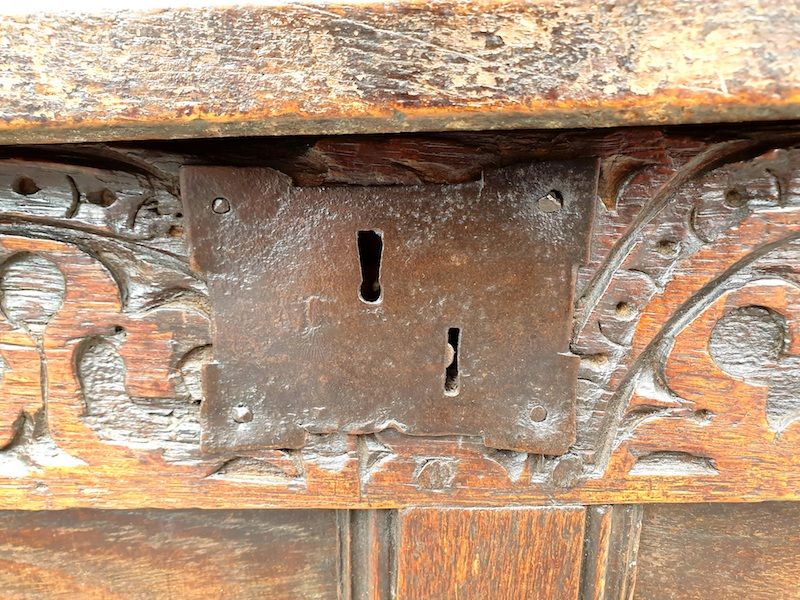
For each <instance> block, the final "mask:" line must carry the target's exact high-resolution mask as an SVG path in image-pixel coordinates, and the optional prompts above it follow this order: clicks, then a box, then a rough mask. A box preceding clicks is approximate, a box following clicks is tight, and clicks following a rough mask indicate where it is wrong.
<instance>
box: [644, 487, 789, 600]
mask: <svg viewBox="0 0 800 600" xmlns="http://www.w3.org/2000/svg"><path fill="white" fill-rule="evenodd" d="M798 549H800V504H796V503H786V504H781V503H775V502H768V503H764V504H752V505H743V504H738V505H737V504H717V505H715V504H707V505H703V504H688V505H674V506H673V505H662V506H648V507H646V508H645V512H644V519H643V522H642V535H641V540H640V542H639V554H638V575H637V581H636V592H635V594H634V598H635V599H636V600H705V599H707V598H715V599H719V600H738V599H742V598H747V599H748V600H776V599H781V600H792V599H796V598H800V585H798V573H800V552H798Z"/></svg>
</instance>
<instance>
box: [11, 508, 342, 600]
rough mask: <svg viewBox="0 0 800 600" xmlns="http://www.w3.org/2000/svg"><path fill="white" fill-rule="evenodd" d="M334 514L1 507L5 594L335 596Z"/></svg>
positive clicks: (18, 596) (313, 598)
mask: <svg viewBox="0 0 800 600" xmlns="http://www.w3.org/2000/svg"><path fill="white" fill-rule="evenodd" d="M336 539H337V536H336V515H335V513H334V511H288V510H286V511H235V510H227V511H197V510H195V511H191V510H189V511H186V510H174V511H158V510H149V511H99V510H89V509H80V510H68V511H55V512H17V511H5V512H0V549H1V551H2V559H0V586H2V589H3V592H2V596H3V597H4V598H8V599H9V600H12V599H24V598H42V599H59V598H63V599H72V598H82V599H84V598H85V599H86V600H90V599H95V598H96V599H108V598H130V599H135V598H142V599H145V598H148V599H150V598H187V599H189V598H191V599H195V598H196V599H201V598H202V599H206V598H208V599H211V598H271V599H275V600H278V599H287V600H288V599H292V600H294V599H300V598H305V599H309V600H318V599H323V598H331V599H332V598H336V597H337V593H338V592H337V589H338V578H339V572H338V562H337V549H336Z"/></svg>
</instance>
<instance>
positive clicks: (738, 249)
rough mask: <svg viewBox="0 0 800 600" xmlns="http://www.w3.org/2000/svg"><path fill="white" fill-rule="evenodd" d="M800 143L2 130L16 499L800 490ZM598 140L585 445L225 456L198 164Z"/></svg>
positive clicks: (405, 446) (53, 502)
mask: <svg viewBox="0 0 800 600" xmlns="http://www.w3.org/2000/svg"><path fill="white" fill-rule="evenodd" d="M798 145H800V130H798V128H797V125H795V124H781V125H780V126H776V127H768V126H758V127H756V126H748V127H746V128H723V127H714V128H705V129H625V130H608V131H602V132H559V133H541V132H519V133H515V134H477V133H476V134H458V135H452V134H451V135H438V136H424V137H423V136H420V137H395V138H358V137H356V138H352V137H351V138H336V139H331V138H326V139H319V140H309V139H296V140H287V141H286V142H285V143H283V142H282V143H281V144H276V143H275V142H274V141H269V142H261V141H258V140H254V141H251V142H249V145H248V146H247V147H243V146H242V142H236V143H234V142H230V143H228V142H224V141H217V142H213V143H212V142H198V141H193V142H192V143H191V144H189V143H177V142H173V143H169V144H159V145H153V144H151V145H148V146H142V145H140V146H134V145H125V146H98V145H84V146H62V147H50V148H13V147H7V148H3V149H2V151H1V152H0V158H2V162H0V205H2V208H3V210H2V212H1V213H0V258H1V259H2V261H3V262H2V264H1V265H0V308H2V314H1V315H0V317H1V318H0V323H2V325H0V358H2V363H0V365H2V369H1V370H0V371H1V373H0V375H1V377H0V418H2V423H1V424H0V435H2V448H0V506H3V507H6V508H21V507H24V508H53V507H67V506H75V505H93V506H103V507H126V506H137V507H140V506H143V505H151V506H162V507H166V506H173V505H175V504H176V503H179V504H181V505H183V506H189V505H198V506H204V507H221V506H237V507H263V506H277V505H288V504H291V505H292V506H295V507H300V506H311V505H313V506H321V505H325V506H365V505H370V506H385V507H389V506H401V505H408V504H415V505H426V504H441V503H443V502H445V501H446V502H447V503H450V504H479V503H481V504H507V503H509V502H513V503H536V502H542V501H548V502H549V501H552V502H581V503H608V502H648V501H663V500H681V501H688V500H698V501H699V500H703V501H708V500H724V499H736V500H766V499H797V498H798V490H800V458H798V457H800V437H799V436H800V408H799V406H800V405H798V400H797V399H798V393H797V386H798V375H797V374H798V359H797V357H798V356H800V347H799V346H798V340H799V339H800V334H799V333H798V325H797V323H798V311H799V310H800V309H799V308H798V307H799V306H800V297H799V296H798V293H797V290H798V286H799V285H800V274H799V271H800V150H799V149H798ZM575 156H583V157H587V158H588V157H599V159H600V178H599V187H598V197H597V204H596V207H597V210H596V215H595V219H594V228H593V231H592V234H591V239H590V252H589V256H588V259H587V260H586V261H585V264H584V265H583V266H582V267H581V268H580V269H579V271H578V275H577V280H576V288H575V289H576V295H575V305H574V319H573V323H572V335H571V341H570V345H569V349H570V351H571V353H572V354H574V355H576V356H578V357H580V362H579V367H578V388H577V394H576V437H575V441H574V443H572V444H571V446H570V448H569V451H568V452H567V453H565V454H564V455H563V456H558V457H553V456H544V455H542V454H539V453H533V452H525V451H520V450H503V449H493V448H487V446H486V445H485V444H484V441H483V439H482V438H481V437H480V436H479V435H441V436H430V435H428V436H410V435H406V434H404V433H401V432H398V431H394V430H385V431H375V432H371V433H367V432H363V433H357V434H344V433H338V432H331V433H309V434H307V437H306V441H305V444H304V445H303V446H302V448H295V449H286V448H283V449H279V448H276V449H260V450H252V451H250V450H242V451H239V450H236V451H226V452H224V453H223V454H221V455H216V456H207V455H204V454H203V453H202V452H201V451H200V413H201V410H202V408H201V407H202V404H203V403H204V402H205V401H206V398H204V395H203V392H202V386H201V385H200V381H201V376H200V371H201V369H202V366H203V365H205V364H207V363H208V362H209V361H210V360H212V359H213V356H214V349H213V348H211V347H210V344H211V339H212V336H211V326H210V309H209V295H208V290H207V285H206V281H205V279H204V276H203V275H202V274H200V273H198V272H197V271H195V270H194V269H192V268H191V267H190V264H189V259H188V250H187V243H186V239H185V231H184V226H185V223H184V222H185V217H184V215H183V213H184V210H185V209H184V207H182V205H181V201H180V193H179V183H178V179H177V174H178V169H179V167H180V166H181V165H184V164H191V163H197V162H203V163H206V164H208V163H211V164H215V163H216V164H220V163H221V162H225V161H223V160H222V159H223V158H224V157H227V160H228V161H229V162H233V163H235V164H237V165H239V166H247V165H248V164H253V163H257V164H259V165H266V166H269V167H271V168H274V169H277V170H279V171H281V172H283V173H285V174H287V175H288V176H290V177H291V178H292V180H293V185H294V186H296V187H298V188H312V189H313V188H314V186H319V185H342V184H355V185H379V184H380V185H386V184H391V185H397V186H400V185H421V184H447V185H452V184H459V183H465V182H471V181H478V180H480V178H481V174H482V173H484V174H491V173H492V172H493V171H495V170H497V169H500V168H503V167H505V166H507V165H510V164H514V163H521V162H522V163H531V162H532V161H534V162H535V161H536V160H537V159H543V158H546V159H548V160H558V159H564V158H570V157H572V158H574V157H575ZM87 165H92V166H87ZM489 176H490V175H489ZM308 193H313V192H310V191H309V192H308ZM465 339H466V338H465Z"/></svg>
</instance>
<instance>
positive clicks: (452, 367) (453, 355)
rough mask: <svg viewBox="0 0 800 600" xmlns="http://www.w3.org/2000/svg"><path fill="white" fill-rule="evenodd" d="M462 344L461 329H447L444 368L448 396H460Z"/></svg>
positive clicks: (445, 391)
mask: <svg viewBox="0 0 800 600" xmlns="http://www.w3.org/2000/svg"><path fill="white" fill-rule="evenodd" d="M460 346H461V329H459V328H458V327H451V328H450V329H448V330H447V346H446V348H445V350H446V352H447V355H446V356H447V360H446V361H445V362H446V363H447V366H446V367H445V370H444V393H445V394H446V395H448V396H458V388H459V376H458V358H459V356H458V355H459V351H460Z"/></svg>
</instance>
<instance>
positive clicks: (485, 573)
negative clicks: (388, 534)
mask: <svg viewBox="0 0 800 600" xmlns="http://www.w3.org/2000/svg"><path fill="white" fill-rule="evenodd" d="M584 516H585V509H584V508H582V507H581V508H577V507H576V508H572V509H570V508H555V509H554V508H519V509H513V508H509V509H426V508H412V509H406V510H402V511H400V515H399V517H398V520H399V525H398V533H397V535H398V541H397V552H398V563H397V598H408V599H411V598H459V599H463V600H479V599H481V598H533V599H541V600H545V599H547V600H577V598H578V593H579V590H580V569H581V559H582V550H583V548H582V543H583V526H584Z"/></svg>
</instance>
